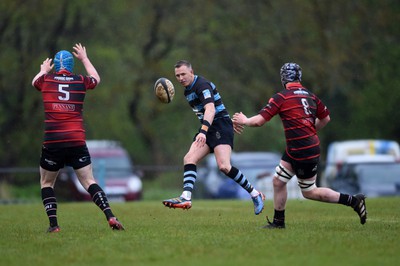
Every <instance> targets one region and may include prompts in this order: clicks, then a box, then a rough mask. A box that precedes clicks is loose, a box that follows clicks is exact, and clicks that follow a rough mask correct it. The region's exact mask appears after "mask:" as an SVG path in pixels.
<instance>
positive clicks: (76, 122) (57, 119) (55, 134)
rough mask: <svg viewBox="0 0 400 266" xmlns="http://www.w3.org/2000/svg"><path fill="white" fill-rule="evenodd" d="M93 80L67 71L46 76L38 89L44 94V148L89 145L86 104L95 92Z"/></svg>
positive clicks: (36, 84)
mask: <svg viewBox="0 0 400 266" xmlns="http://www.w3.org/2000/svg"><path fill="white" fill-rule="evenodd" d="M96 85H97V80H96V79H95V78H93V77H89V76H83V75H74V74H72V73H69V72H67V71H60V72H58V73H53V74H45V75H43V76H41V77H39V78H38V79H37V80H36V81H35V82H34V86H35V88H36V89H37V90H39V91H41V92H42V98H43V104H44V113H45V120H44V123H45V131H44V141H43V145H44V146H46V147H52V148H62V147H73V146H80V145H85V140H86V136H85V129H84V125H83V116H82V111H83V103H84V100H85V95H86V90H88V89H94V88H95V87H96Z"/></svg>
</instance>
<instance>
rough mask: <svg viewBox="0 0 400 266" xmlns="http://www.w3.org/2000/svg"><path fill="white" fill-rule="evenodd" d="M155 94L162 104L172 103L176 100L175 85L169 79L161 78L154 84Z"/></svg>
mask: <svg viewBox="0 0 400 266" xmlns="http://www.w3.org/2000/svg"><path fill="white" fill-rule="evenodd" d="M154 93H155V94H156V97H157V98H158V99H159V100H160V102H162V103H170V102H171V101H172V99H174V95H175V88H174V84H172V82H171V81H170V80H169V79H167V78H159V79H158V80H157V81H156V83H155V84H154Z"/></svg>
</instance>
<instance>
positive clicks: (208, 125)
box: [202, 120, 211, 128]
mask: <svg viewBox="0 0 400 266" xmlns="http://www.w3.org/2000/svg"><path fill="white" fill-rule="evenodd" d="M202 124H203V125H204V126H207V128H209V127H211V124H210V122H208V121H207V120H203V123H202Z"/></svg>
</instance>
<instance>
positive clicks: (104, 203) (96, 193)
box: [88, 184, 114, 220]
mask: <svg viewBox="0 0 400 266" xmlns="http://www.w3.org/2000/svg"><path fill="white" fill-rule="evenodd" d="M88 192H89V194H90V196H92V200H93V202H94V203H95V204H96V205H97V206H99V208H100V209H101V210H102V211H103V212H104V214H105V215H106V218H107V220H108V219H110V218H111V217H114V214H113V213H112V211H111V208H110V205H109V204H108V199H107V196H106V193H104V191H103V190H102V189H101V187H100V186H99V185H97V184H92V185H90V187H89V188H88Z"/></svg>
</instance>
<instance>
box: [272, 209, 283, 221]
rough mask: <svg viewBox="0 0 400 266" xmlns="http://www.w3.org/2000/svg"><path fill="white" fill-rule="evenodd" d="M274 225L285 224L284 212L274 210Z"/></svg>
mask: <svg viewBox="0 0 400 266" xmlns="http://www.w3.org/2000/svg"><path fill="white" fill-rule="evenodd" d="M274 223H275V224H277V225H283V224H285V210H282V211H278V210H275V211H274Z"/></svg>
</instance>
